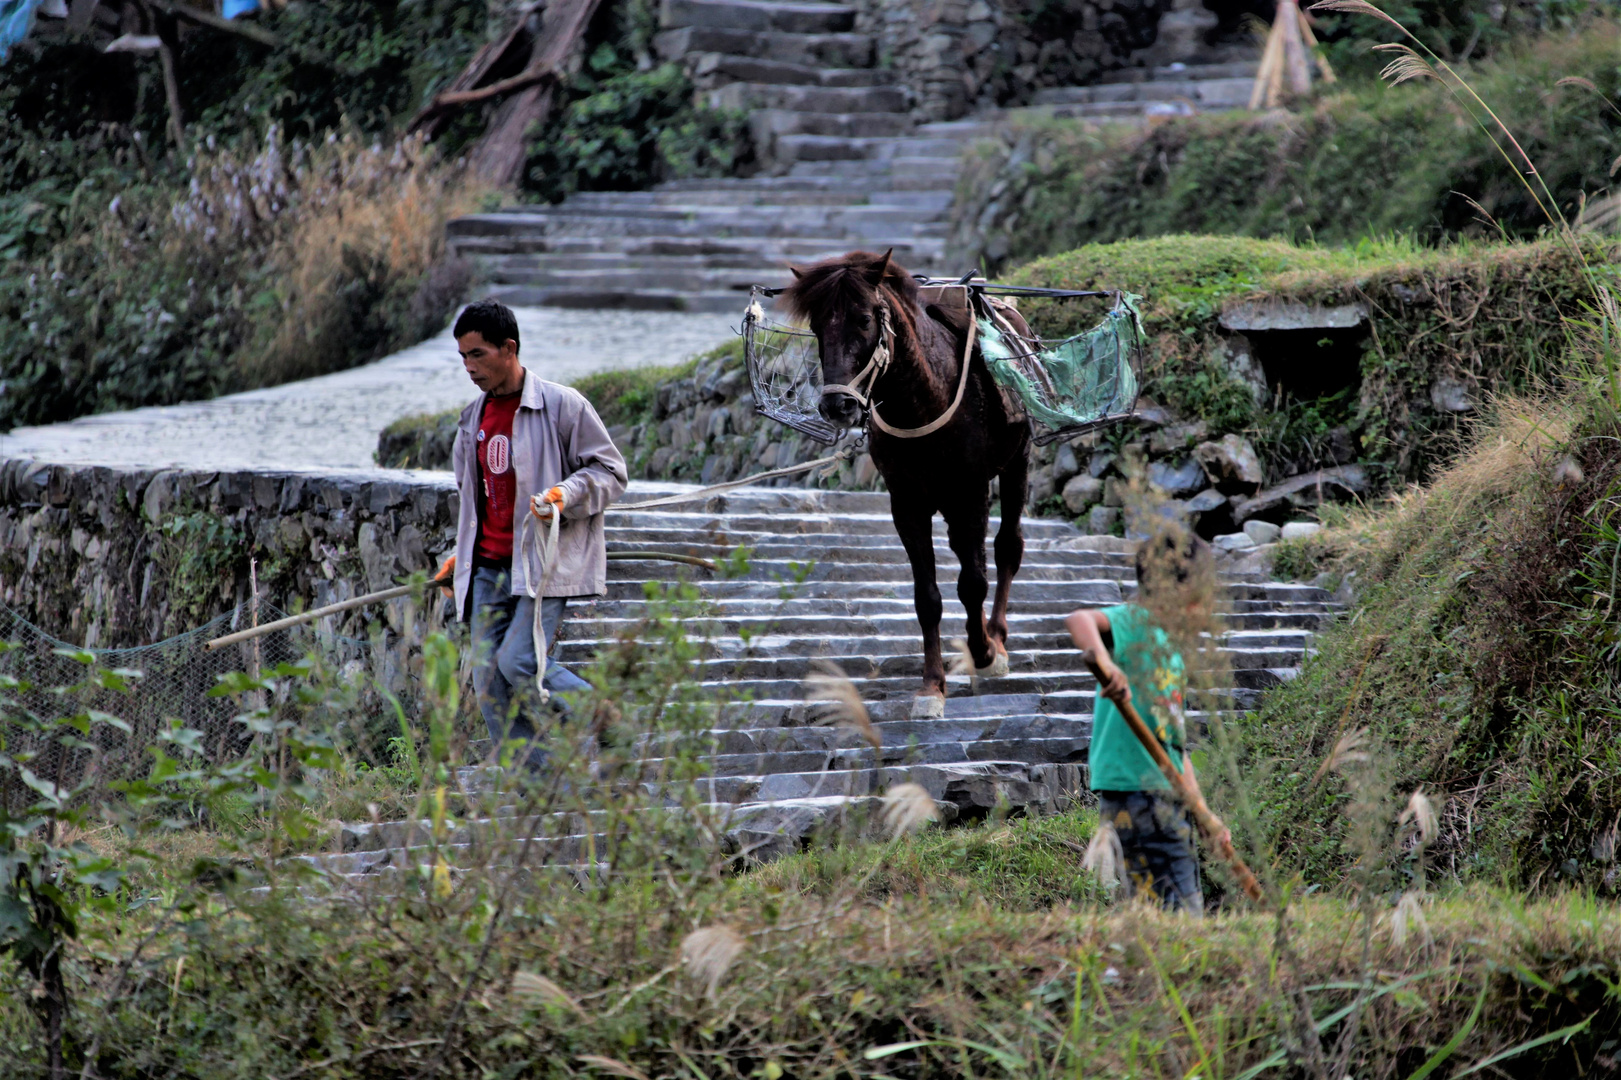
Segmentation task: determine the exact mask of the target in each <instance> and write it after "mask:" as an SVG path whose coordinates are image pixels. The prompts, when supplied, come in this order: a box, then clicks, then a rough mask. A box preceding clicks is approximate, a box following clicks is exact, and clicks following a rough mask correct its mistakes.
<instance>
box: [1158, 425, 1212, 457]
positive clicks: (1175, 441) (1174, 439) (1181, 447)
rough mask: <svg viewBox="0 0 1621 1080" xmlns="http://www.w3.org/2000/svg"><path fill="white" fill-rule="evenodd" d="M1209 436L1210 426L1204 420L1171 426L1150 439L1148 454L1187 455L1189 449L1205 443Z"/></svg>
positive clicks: (1162, 429) (1160, 430)
mask: <svg viewBox="0 0 1621 1080" xmlns="http://www.w3.org/2000/svg"><path fill="white" fill-rule="evenodd" d="M1209 434H1210V425H1209V424H1207V423H1205V422H1204V421H1203V420H1193V421H1190V422H1187V423H1181V424H1169V425H1167V426H1165V427H1162V428H1160V429H1159V430H1158V431H1156V432H1154V434H1152V435H1150V436H1149V437H1148V452H1149V453H1150V454H1157V455H1165V454H1179V453H1185V452H1186V451H1187V449H1188V448H1189V447H1191V446H1193V445H1194V444H1196V443H1200V442H1203V441H1204V439H1205V436H1207V435H1209Z"/></svg>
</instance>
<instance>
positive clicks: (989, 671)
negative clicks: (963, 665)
mask: <svg viewBox="0 0 1621 1080" xmlns="http://www.w3.org/2000/svg"><path fill="white" fill-rule="evenodd" d="M1007 671H1008V666H1007V653H1005V652H1002V651H1000V650H998V651H997V653H996V656H995V657H993V658H992V659H991V662H990V663H989V664H986V665H985V666H984V667H975V668H974V674H975V675H976V676H977V677H979V678H981V679H1000V678H1001V677H1002V676H1004V675H1006V674H1007Z"/></svg>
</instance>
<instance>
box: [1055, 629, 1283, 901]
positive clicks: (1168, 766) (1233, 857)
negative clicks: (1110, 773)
mask: <svg viewBox="0 0 1621 1080" xmlns="http://www.w3.org/2000/svg"><path fill="white" fill-rule="evenodd" d="M1081 660H1082V661H1084V662H1085V664H1086V666H1087V667H1088V668H1090V669H1091V671H1092V675H1093V676H1094V677H1095V678H1096V679H1097V680H1098V685H1099V686H1102V685H1103V683H1104V681H1105V678H1104V673H1103V669H1102V667H1101V666H1100V665H1099V664H1098V658H1097V657H1096V656H1095V655H1093V653H1092V650H1091V649H1086V650H1084V651H1082V653H1081ZM1115 704H1116V706H1117V707H1118V708H1119V709H1120V715H1121V716H1123V717H1125V718H1126V726H1127V727H1129V728H1131V732H1132V734H1133V735H1135V736H1137V741H1138V742H1140V743H1142V744H1143V749H1144V750H1147V751H1148V756H1149V757H1151V758H1153V759H1154V764H1155V765H1158V766H1159V771H1160V772H1161V773H1162V774H1163V775H1164V777H1165V780H1166V782H1167V783H1169V784H1170V785H1171V790H1172V791H1173V792H1175V793H1176V797H1177V798H1178V799H1180V800H1181V801H1182V805H1183V806H1186V807H1187V808H1188V810H1189V811H1191V812H1192V814H1193V820H1194V821H1196V822H1198V825H1199V831H1200V832H1201V833H1203V834H1204V838H1205V840H1206V841H1208V842H1209V843H1210V845H1211V846H1212V847H1214V848H1215V849H1216V854H1218V855H1220V856H1221V857H1222V858H1223V859H1225V860H1226V862H1227V865H1228V866H1230V867H1232V871H1233V876H1234V877H1236V878H1238V884H1239V887H1240V888H1242V889H1243V890H1244V895H1246V896H1248V897H1249V898H1250V899H1251V900H1254V901H1256V902H1257V903H1260V902H1261V901H1262V900H1263V899H1264V896H1265V894H1264V893H1263V892H1262V891H1261V883H1260V882H1259V881H1257V880H1256V878H1255V874H1254V873H1253V872H1251V870H1250V868H1249V867H1248V866H1247V865H1245V863H1244V860H1243V858H1242V857H1241V856H1240V855H1239V854H1238V851H1237V849H1235V848H1234V847H1233V842H1232V840H1231V838H1229V837H1228V835H1227V826H1226V825H1225V824H1223V822H1222V820H1221V818H1219V817H1217V816H1216V812H1215V811H1214V810H1212V809H1210V806H1209V804H1208V803H1206V802H1205V801H1204V796H1203V795H1202V794H1200V792H1199V790H1198V789H1197V788H1195V787H1193V786H1192V785H1190V784H1189V783H1188V781H1187V778H1186V777H1184V776H1183V775H1182V773H1181V771H1180V770H1179V769H1177V767H1176V766H1175V765H1173V764H1172V763H1171V756H1170V755H1169V754H1167V753H1166V752H1165V747H1163V746H1161V745H1160V741H1159V740H1158V739H1157V738H1155V737H1154V733H1153V732H1152V731H1150V730H1149V728H1148V725H1147V724H1145V723H1143V718H1142V717H1141V716H1138V715H1137V710H1136V708H1134V707H1133V706H1132V704H1131V697H1130V692H1129V691H1128V692H1127V697H1126V700H1125V701H1120V702H1116V703H1115Z"/></svg>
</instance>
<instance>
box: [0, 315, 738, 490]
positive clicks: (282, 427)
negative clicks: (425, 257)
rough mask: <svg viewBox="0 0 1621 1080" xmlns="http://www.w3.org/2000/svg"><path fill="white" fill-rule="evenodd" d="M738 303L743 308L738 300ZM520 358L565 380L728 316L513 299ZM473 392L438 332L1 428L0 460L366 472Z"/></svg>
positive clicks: (694, 346) (651, 358)
mask: <svg viewBox="0 0 1621 1080" xmlns="http://www.w3.org/2000/svg"><path fill="white" fill-rule="evenodd" d="M739 308H740V309H741V305H739ZM515 310H516V311H517V315H518V332H519V336H520V338H521V339H522V344H523V356H524V359H525V361H526V362H527V363H528V364H529V365H530V366H531V367H533V368H535V369H536V370H538V371H539V372H540V373H541V374H542V375H543V376H544V377H546V378H548V379H552V380H554V381H557V382H565V383H566V382H571V381H572V380H574V379H578V378H580V377H581V376H584V375H589V374H591V373H592V372H597V371H607V370H611V369H615V368H629V367H643V366H646V365H649V364H674V363H678V362H680V361H682V360H685V359H687V358H688V357H690V356H692V355H694V354H696V353H699V352H703V351H704V350H706V349H709V348H712V347H714V346H715V345H719V344H721V343H722V342H724V341H726V340H727V339H728V338H730V337H731V335H732V331H731V326H732V325H733V324H734V323H735V322H736V316H735V313H734V314H732V315H727V314H691V313H686V312H670V311H580V310H570V309H564V308H517V309H515ZM474 393H475V391H474V389H473V386H472V384H471V383H470V382H469V381H468V379H467V374H466V372H464V371H463V370H462V366H461V360H460V358H459V357H458V356H457V355H456V343H455V341H454V339H452V338H451V336H450V331H449V330H446V331H445V332H444V333H442V334H440V335H439V336H438V337H435V338H433V339H431V340H429V341H425V342H423V343H422V344H420V345H414V346H412V347H411V348H409V349H405V350H402V351H401V352H397V353H395V354H394V355H393V356H389V357H386V358H384V359H382V360H379V361H377V362H375V363H371V364H367V365H365V366H363V367H358V368H351V369H350V370H348V371H340V372H337V373H336V374H332V375H323V376H321V377H319V378H315V379H305V380H303V381H301V382H294V383H286V384H284V385H282V386H273V387H268V388H266V389H263V390H252V391H248V392H247V393H242V394H231V395H229V396H226V397H220V398H215V399H213V400H212V401H199V402H191V403H187V404H184V405H164V406H155V407H152V408H146V409H132V410H130V411H128V412H118V413H103V414H101V415H99V416H85V417H80V418H79V419H77V420H72V421H69V422H67V423H62V424H50V425H47V426H44V427H29V428H17V429H15V430H13V431H11V432H9V433H7V434H4V435H0V458H32V459H36V460H39V461H48V462H55V463H61V464H75V465H111V466H121V467H123V466H127V467H132V468H192V469H243V468H265V469H323V470H325V469H369V468H372V467H373V462H372V452H373V451H374V450H376V449H377V433H378V432H380V431H381V430H382V429H383V428H384V427H386V426H388V425H389V424H390V423H392V422H393V421H395V420H398V419H399V418H400V417H402V416H410V415H413V414H415V413H424V412H442V411H444V410H446V409H453V408H459V407H460V406H462V405H465V404H466V403H467V402H468V401H469V400H471V398H472V396H473V394H474Z"/></svg>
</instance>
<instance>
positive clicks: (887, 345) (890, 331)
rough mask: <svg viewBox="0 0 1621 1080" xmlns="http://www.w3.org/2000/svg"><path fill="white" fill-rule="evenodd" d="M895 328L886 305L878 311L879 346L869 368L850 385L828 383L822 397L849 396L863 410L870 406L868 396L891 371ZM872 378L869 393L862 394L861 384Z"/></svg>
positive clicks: (868, 365) (862, 370)
mask: <svg viewBox="0 0 1621 1080" xmlns="http://www.w3.org/2000/svg"><path fill="white" fill-rule="evenodd" d="M894 341H895V328H894V327H892V326H890V324H889V305H888V304H885V305H884V306H883V307H881V308H879V309H878V344H877V345H875V346H874V347H873V350H872V356H870V357H869V358H868V359H867V366H866V367H864V368H862V369H861V370H860V371H859V372H857V373H856V377H855V378H853V379H851V380H850V381H849V382H848V383H828V384H827V385H825V386H823V387H822V396H823V397H826V396H827V395H828V394H849V395H850V396H851V397H853V398H855V399H856V400H857V401H858V402H860V403H861V407H862V408H864V409H865V408H867V407H868V406H869V405H870V402H869V401H868V394H870V393H871V392H872V387H873V386H875V385H877V383H878V380H879V378H880V377H882V375H883V374H884V372H886V371H888V370H889V359H890V356H891V355H892V354H893V353H894ZM869 375H871V376H872V382H871V383H870V384H869V385H868V386H867V393H862V391H861V384H862V383H863V382H866V381H867V376H869Z"/></svg>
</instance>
